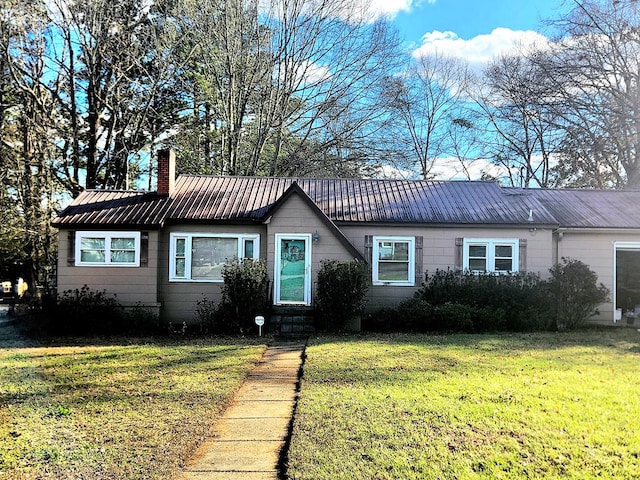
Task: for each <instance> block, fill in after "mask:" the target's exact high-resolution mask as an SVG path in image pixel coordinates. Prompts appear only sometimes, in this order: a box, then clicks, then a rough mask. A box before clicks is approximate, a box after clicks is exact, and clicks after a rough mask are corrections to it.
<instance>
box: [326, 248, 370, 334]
mask: <svg viewBox="0 0 640 480" xmlns="http://www.w3.org/2000/svg"><path fill="white" fill-rule="evenodd" d="M368 289H369V280H368V274H367V266H366V265H365V264H364V263H363V262H356V261H347V262H340V261H337V260H323V261H322V265H321V267H320V270H319V271H318V283H317V288H316V307H317V310H318V315H317V316H316V322H317V325H316V326H317V327H318V328H319V329H320V330H341V329H343V328H344V327H345V326H346V325H347V322H349V321H350V320H351V319H353V318H354V317H356V316H359V315H361V313H362V310H363V308H364V305H365V297H366V294H367V291H368Z"/></svg>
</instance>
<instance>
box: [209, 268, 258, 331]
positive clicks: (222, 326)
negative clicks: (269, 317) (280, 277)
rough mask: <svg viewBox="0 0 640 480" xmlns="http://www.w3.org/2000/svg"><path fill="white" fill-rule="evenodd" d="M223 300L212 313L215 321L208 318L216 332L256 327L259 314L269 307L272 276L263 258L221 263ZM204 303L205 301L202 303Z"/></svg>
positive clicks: (247, 329)
mask: <svg viewBox="0 0 640 480" xmlns="http://www.w3.org/2000/svg"><path fill="white" fill-rule="evenodd" d="M222 278H223V280H224V285H223V286H222V301H221V302H220V304H219V305H218V307H217V308H216V309H215V313H213V314H212V315H213V321H212V322H211V319H205V320H206V322H208V323H207V325H209V324H211V325H212V330H213V331H215V332H216V333H241V334H244V333H247V332H251V331H254V330H256V329H257V327H256V325H255V323H254V319H255V317H256V315H260V314H262V315H264V313H265V312H266V309H267V298H268V295H267V288H268V286H269V277H268V275H267V266H266V265H265V263H264V261H263V260H254V259H251V258H246V259H243V260H238V261H233V262H229V263H227V264H225V265H224V266H223V267H222ZM201 307H204V305H201Z"/></svg>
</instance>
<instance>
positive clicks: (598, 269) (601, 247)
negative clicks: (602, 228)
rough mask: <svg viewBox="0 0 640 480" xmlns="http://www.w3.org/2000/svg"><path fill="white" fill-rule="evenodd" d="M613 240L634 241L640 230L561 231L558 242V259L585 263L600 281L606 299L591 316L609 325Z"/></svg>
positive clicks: (611, 307)
mask: <svg viewBox="0 0 640 480" xmlns="http://www.w3.org/2000/svg"><path fill="white" fill-rule="evenodd" d="M615 242H638V243H640V232H636V233H588V232H585V233H581V232H563V234H562V238H561V239H560V241H559V242H558V258H562V257H566V258H572V259H574V260H580V261H581V262H583V263H585V264H587V265H588V266H589V268H590V269H591V270H593V271H594V272H595V273H596V275H598V282H601V283H602V284H603V285H604V286H605V287H607V288H608V289H609V292H610V293H609V297H610V300H611V301H609V302H607V303H604V304H602V305H601V306H600V307H599V308H598V312H599V313H598V314H596V315H594V316H593V317H592V318H591V321H592V322H593V323H601V324H611V323H612V322H613V303H612V302H613V286H614V273H615V272H614V271H613V244H614V243H615Z"/></svg>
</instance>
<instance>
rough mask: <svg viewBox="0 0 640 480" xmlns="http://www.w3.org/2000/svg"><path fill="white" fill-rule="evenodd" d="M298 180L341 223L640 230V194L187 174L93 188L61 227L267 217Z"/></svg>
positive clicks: (466, 183)
mask: <svg viewBox="0 0 640 480" xmlns="http://www.w3.org/2000/svg"><path fill="white" fill-rule="evenodd" d="M294 183H296V184H297V185H298V187H299V188H300V189H301V190H302V191H303V192H305V193H306V194H307V195H308V197H309V198H310V199H311V200H312V201H313V202H314V203H315V204H316V205H317V206H318V208H319V209H320V210H321V211H322V212H323V213H324V214H325V215H326V216H327V217H328V218H329V219H330V220H331V221H333V222H336V223H405V224H434V225H448V224H450V225H454V224H455V225H524V224H530V223H531V222H529V221H528V217H529V212H530V211H532V212H533V223H534V224H536V225H550V226H563V227H593V228H608V227H615V228H640V208H638V206H639V205H640V192H638V191H619V190H616V191H612V190H607V191H603V190H537V189H529V190H523V189H516V188H501V187H500V186H498V185H497V184H495V183H493V182H472V181H423V180H373V179H311V178H273V177H214V176H203V175H182V176H180V177H178V179H177V182H176V186H175V189H174V192H173V193H172V194H171V196H170V197H165V196H160V195H158V194H156V193H154V192H151V193H150V192H131V191H105V190H102V191H101V190H93V191H85V192H83V193H82V194H81V195H80V196H79V197H78V198H76V199H75V200H74V201H73V203H72V204H71V205H70V206H69V207H67V208H66V209H65V210H64V211H63V212H61V213H60V215H59V216H58V218H56V220H55V221H54V224H55V225H57V226H69V227H71V226H73V227H79V226H84V227H87V228H88V227H91V226H95V227H98V226H102V225H110V226H116V225H117V226H120V227H125V228H126V227H131V228H134V227H139V226H147V227H150V228H151V227H161V226H162V225H164V224H165V223H167V222H174V223H175V222H189V221H191V222H262V221H264V220H266V218H268V216H269V215H270V214H271V212H272V210H273V209H274V208H277V207H276V205H277V204H278V200H279V199H280V198H281V197H282V196H283V195H284V194H285V192H287V191H288V190H289V189H290V188H291V186H292V185H293V184H294Z"/></svg>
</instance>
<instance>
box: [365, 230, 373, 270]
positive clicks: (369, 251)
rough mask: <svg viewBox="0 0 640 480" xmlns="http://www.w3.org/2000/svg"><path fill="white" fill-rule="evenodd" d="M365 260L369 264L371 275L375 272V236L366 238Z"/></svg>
mask: <svg viewBox="0 0 640 480" xmlns="http://www.w3.org/2000/svg"><path fill="white" fill-rule="evenodd" d="M364 259H365V260H366V262H367V266H368V270H369V273H370V274H371V272H372V271H373V270H372V268H373V235H365V236H364Z"/></svg>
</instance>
